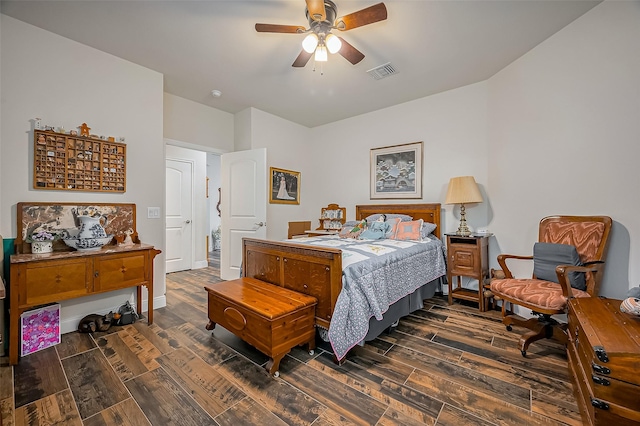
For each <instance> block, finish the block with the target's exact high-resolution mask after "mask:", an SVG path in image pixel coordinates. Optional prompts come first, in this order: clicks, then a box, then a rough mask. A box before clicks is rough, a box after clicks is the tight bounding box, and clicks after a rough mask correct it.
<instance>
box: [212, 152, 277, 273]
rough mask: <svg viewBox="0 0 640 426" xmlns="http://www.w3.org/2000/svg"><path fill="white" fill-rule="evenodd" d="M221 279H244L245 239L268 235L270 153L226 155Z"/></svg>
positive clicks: (224, 161)
mask: <svg viewBox="0 0 640 426" xmlns="http://www.w3.org/2000/svg"><path fill="white" fill-rule="evenodd" d="M220 161H221V163H220V166H221V167H220V168H221V176H220V178H221V183H222V185H221V187H222V196H221V203H220V204H221V205H220V208H221V210H222V239H221V244H222V245H221V249H220V278H222V279H223V280H233V279H236V278H238V277H240V265H241V263H242V238H243V237H251V238H266V236H267V150H266V148H261V149H255V150H250V151H238V152H231V153H229V154H222V156H221V159H220Z"/></svg>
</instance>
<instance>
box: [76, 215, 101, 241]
mask: <svg viewBox="0 0 640 426" xmlns="http://www.w3.org/2000/svg"><path fill="white" fill-rule="evenodd" d="M78 220H79V221H80V232H78V238H105V237H106V236H107V232H106V231H105V230H104V227H105V226H107V222H108V220H107V218H106V217H104V216H78ZM103 221H104V223H103Z"/></svg>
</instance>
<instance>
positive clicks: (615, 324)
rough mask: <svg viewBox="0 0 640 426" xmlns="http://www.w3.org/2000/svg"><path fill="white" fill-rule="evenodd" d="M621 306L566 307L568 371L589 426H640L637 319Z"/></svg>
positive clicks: (598, 301)
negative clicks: (621, 310) (567, 310)
mask: <svg viewBox="0 0 640 426" xmlns="http://www.w3.org/2000/svg"><path fill="white" fill-rule="evenodd" d="M620 302H621V301H620V300H616V299H606V298H599V297H589V298H580V299H571V300H570V302H569V314H568V319H569V329H568V333H569V343H568V346H567V349H568V355H569V370H570V373H571V376H572V380H573V388H574V393H575V395H576V398H577V400H578V406H579V407H580V414H581V415H582V420H583V422H584V424H587V425H603V424H607V425H616V426H622V425H638V424H640V318H639V317H635V316H633V315H630V314H625V313H623V312H620V309H619V308H620Z"/></svg>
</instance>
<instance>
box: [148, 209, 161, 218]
mask: <svg viewBox="0 0 640 426" xmlns="http://www.w3.org/2000/svg"><path fill="white" fill-rule="evenodd" d="M147 218H149V219H160V207H147Z"/></svg>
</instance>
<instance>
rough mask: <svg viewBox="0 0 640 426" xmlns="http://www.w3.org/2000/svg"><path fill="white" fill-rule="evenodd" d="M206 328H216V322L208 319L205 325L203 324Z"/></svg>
mask: <svg viewBox="0 0 640 426" xmlns="http://www.w3.org/2000/svg"><path fill="white" fill-rule="evenodd" d="M204 328H206V329H207V330H213V329H214V328H216V323H215V322H213V321H211V320H209V322H208V323H207V325H205V327H204Z"/></svg>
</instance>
